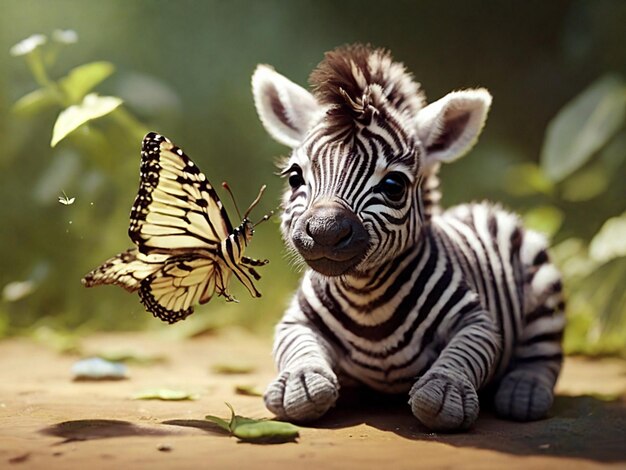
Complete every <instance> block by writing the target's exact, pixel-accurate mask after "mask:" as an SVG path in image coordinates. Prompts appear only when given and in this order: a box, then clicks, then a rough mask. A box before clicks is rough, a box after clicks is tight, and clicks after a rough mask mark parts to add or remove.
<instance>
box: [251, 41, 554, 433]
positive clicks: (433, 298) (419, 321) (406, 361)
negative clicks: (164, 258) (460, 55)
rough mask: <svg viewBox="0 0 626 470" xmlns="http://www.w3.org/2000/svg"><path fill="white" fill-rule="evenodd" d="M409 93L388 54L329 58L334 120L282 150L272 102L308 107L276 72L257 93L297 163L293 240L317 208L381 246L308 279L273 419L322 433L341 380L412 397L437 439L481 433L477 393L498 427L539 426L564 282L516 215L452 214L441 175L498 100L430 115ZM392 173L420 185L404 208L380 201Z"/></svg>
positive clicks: (326, 84) (440, 106)
mask: <svg viewBox="0 0 626 470" xmlns="http://www.w3.org/2000/svg"><path fill="white" fill-rule="evenodd" d="M320 77H321V78H320ZM407 77H409V76H408V74H406V72H404V69H403V68H402V69H401V70H399V69H398V64H397V63H394V62H391V60H390V58H389V56H388V54H386V53H384V52H381V51H380V50H374V51H372V50H371V49H368V48H363V47H361V46H357V47H355V48H348V49H340V50H337V51H333V52H331V53H329V54H327V57H326V60H325V61H324V62H322V64H320V66H319V67H318V70H317V71H316V72H314V74H313V75H312V81H313V83H314V85H315V86H316V90H317V93H316V95H315V99H317V103H318V105H319V106H320V109H322V110H326V112H325V114H324V113H322V112H320V110H319V109H315V110H313V111H315V114H314V115H315V116H318V120H316V121H315V120H314V124H313V125H309V121H306V124H307V126H308V127H307V126H304V127H303V129H302V134H301V142H299V143H298V144H292V143H291V142H292V141H291V140H290V141H288V142H287V140H282V134H281V129H280V123H279V121H280V116H278V117H277V116H272V114H271V113H272V109H268V108H267V107H264V101H263V100H264V98H263V96H264V95H263V93H269V92H268V91H265V90H266V89H269V88H271V87H276V88H280V87H282V88H281V92H282V93H283V94H288V93H293V94H294V95H297V94H301V93H306V91H304V90H302V89H296V88H293V89H292V88H290V87H297V85H295V84H285V83H284V81H285V80H286V79H285V78H284V77H282V76H279V75H278V74H277V73H276V72H273V71H268V70H265V69H260V70H258V71H257V73H256V74H255V77H254V78H253V85H254V91H255V99H256V102H257V109H258V110H259V114H260V115H261V118H262V120H263V122H264V124H265V126H266V128H267V129H268V131H269V132H270V133H271V134H272V135H274V136H275V137H276V138H277V139H278V140H281V141H285V142H287V143H289V144H290V145H292V146H293V147H294V150H293V153H292V155H291V157H290V159H289V160H288V162H287V163H286V165H285V168H284V170H285V171H284V174H290V172H291V171H292V170H293V168H298V169H299V171H301V175H302V179H303V181H304V184H303V185H301V186H299V187H297V188H294V189H293V190H291V189H288V190H287V191H286V192H285V195H284V198H283V208H284V210H283V214H282V230H283V235H284V238H285V240H286V241H287V242H288V243H290V244H291V243H292V242H291V239H290V236H291V234H292V231H293V230H294V227H295V226H296V223H297V222H298V220H299V218H300V217H302V214H304V213H306V211H307V210H308V209H309V208H311V207H312V205H314V204H316V203H317V202H319V201H321V200H332V201H334V202H337V203H339V204H340V205H342V206H343V207H346V208H348V209H349V210H350V211H352V212H353V213H354V214H356V215H357V216H358V218H359V219H360V221H361V222H362V223H363V225H364V226H365V228H366V230H367V232H368V234H369V240H370V244H369V248H368V251H367V254H366V256H365V257H364V258H363V259H362V260H361V261H360V263H359V264H358V265H357V266H356V267H355V268H354V269H352V270H351V271H350V272H348V273H345V274H343V275H340V276H336V277H328V276H324V275H322V274H319V273H317V272H315V271H313V270H308V271H306V272H305V274H304V277H303V279H302V281H301V284H300V288H299V290H298V293H297V294H296V296H295V298H294V300H293V302H292V303H291V305H290V307H289V308H288V309H287V312H286V313H285V315H284V317H283V320H282V321H281V322H280V324H279V325H278V326H277V329H276V339H275V346H274V355H275V358H276V361H277V365H278V368H279V370H280V375H279V378H278V379H277V380H276V382H274V383H273V384H271V385H270V387H269V388H268V391H267V393H266V403H267V405H268V407H269V408H270V410H272V411H273V412H275V413H276V414H278V415H279V416H282V417H284V418H288V419H294V420H308V419H314V418H316V417H318V416H320V415H321V414H323V413H324V412H326V410H328V408H329V407H330V406H332V405H333V403H334V400H335V399H336V394H337V391H338V385H339V382H338V379H337V377H338V376H348V377H350V378H352V379H355V380H356V381H357V382H360V383H363V384H366V385H368V386H370V387H372V388H374V389H377V390H380V391H384V392H393V393H397V392H409V397H410V403H411V406H412V409H413V412H414V414H415V415H416V416H417V417H418V418H419V419H420V420H421V421H422V422H423V423H424V424H426V425H427V426H429V427H431V428H434V429H444V430H445V429H463V428H466V427H468V426H469V425H471V423H472V421H473V420H474V419H475V418H476V415H477V412H478V401H477V398H476V392H477V391H479V390H481V389H483V388H486V387H487V386H492V387H494V390H495V392H496V393H495V404H496V409H497V411H498V412H499V413H500V414H501V415H503V416H505V417H509V418H513V419H518V420H528V419H537V418H539V417H541V416H544V415H545V414H546V413H547V411H548V409H549V407H550V405H551V401H552V393H553V392H552V390H553V387H554V383H555V381H556V378H557V376H558V373H559V370H560V364H561V360H562V352H561V336H562V331H563V327H564V312H563V310H564V303H563V299H562V295H561V283H560V276H559V273H558V271H557V270H556V268H555V267H554V266H553V265H552V264H551V263H550V260H549V258H548V255H547V253H546V246H547V244H546V242H545V240H543V238H542V237H541V236H539V235H538V234H536V233H534V232H531V231H527V230H525V229H524V228H523V227H522V225H521V223H520V220H519V219H518V217H516V216H515V215H513V214H511V213H508V212H506V211H505V210H503V209H501V208H500V207H498V206H495V205H492V204H489V203H476V204H467V205H462V206H458V207H455V208H452V209H449V210H447V211H442V210H441V208H440V207H439V199H440V194H439V189H438V183H439V180H438V176H437V172H438V168H439V162H445V161H450V160H452V159H454V158H457V157H458V156H459V155H462V154H463V153H464V152H466V151H467V150H468V149H469V148H470V147H471V146H472V145H473V142H474V141H475V139H476V136H477V135H478V133H479V132H480V128H481V127H482V124H483V122H484V119H485V116H486V112H487V111H486V110H487V109H488V107H489V103H490V95H488V93H487V92H486V91H481V90H475V91H474V90H470V91H466V92H454V93H452V94H450V95H448V97H446V98H444V99H442V100H440V102H435V103H433V104H432V105H429V106H428V107H426V108H424V109H421V107H422V102H421V97H418V98H412V95H411V96H409V93H413V94H415V92H416V88H415V87H414V86H409V85H407V83H408V82H411V81H410V77H409V78H407ZM316 80H317V81H316ZM289 83H291V82H289ZM411 83H413V82H411ZM346 95H349V99H348V98H346ZM276 96H280V94H276ZM399 96H402V98H398V97H399ZM412 99H413V101H411V100H412ZM397 103H402V106H397ZM407 103H408V104H407ZM450 103H451V104H450ZM288 104H289V103H287V102H280V103H273V106H274V107H275V108H278V107H280V106H287V105H288ZM446 106H448V107H447V108H446ZM447 110H453V111H447ZM313 111H312V114H313ZM298 112H300V113H301V114H302V113H303V111H302V110H298ZM292 114H293V113H292ZM287 115H289V113H287ZM296 124H297V123H295V122H290V125H292V129H297V128H298V126H297V125H296ZM290 138H291V137H290ZM390 172H399V173H401V174H402V175H404V177H405V178H406V180H407V181H408V190H407V191H406V193H405V194H404V196H403V197H402V198H401V199H399V200H397V201H391V200H388V199H387V198H386V197H385V196H383V195H382V194H381V193H380V192H378V191H377V190H376V188H377V185H379V184H380V182H381V181H382V179H383V178H385V176H386V175H389V174H390ZM459 184H462V183H460V182H459Z"/></svg>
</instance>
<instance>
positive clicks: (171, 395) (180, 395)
mask: <svg viewBox="0 0 626 470" xmlns="http://www.w3.org/2000/svg"><path fill="white" fill-rule="evenodd" d="M132 398H133V400H163V401H184V400H196V399H197V398H198V396H197V395H194V394H191V393H189V392H185V391H182V390H171V389H168V388H156V389H150V390H144V391H142V392H139V393H136V394H135V395H133V397H132Z"/></svg>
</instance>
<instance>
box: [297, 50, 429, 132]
mask: <svg viewBox="0 0 626 470" xmlns="http://www.w3.org/2000/svg"><path fill="white" fill-rule="evenodd" d="M309 81H310V83H311V86H312V88H313V92H314V94H315V96H316V98H317V100H318V101H319V102H320V103H321V104H322V105H326V106H328V111H327V114H326V116H327V119H328V121H329V124H330V125H331V126H332V127H336V128H350V127H354V125H355V123H357V122H360V123H363V124H368V123H369V121H370V120H371V118H372V115H373V113H374V112H382V111H383V107H384V106H389V105H390V106H391V107H392V108H393V109H394V110H395V112H396V113H398V114H399V115H400V116H401V117H403V118H407V119H411V120H412V119H413V118H414V117H415V116H416V115H417V112H418V111H419V110H420V109H422V108H423V107H424V103H425V98H424V94H423V93H422V91H421V90H420V85H419V83H417V82H415V81H414V80H413V77H412V75H411V74H410V73H409V72H407V71H406V69H405V67H404V65H403V64H402V63H400V62H394V61H393V58H392V57H391V54H390V53H389V51H387V50H385V49H372V48H371V47H370V46H369V45H362V44H353V45H348V46H343V47H339V48H337V49H334V50H332V51H330V52H327V53H326V54H325V58H324V60H323V61H322V62H320V64H319V65H318V66H317V68H316V69H315V70H313V72H312V73H311V76H310V78H309Z"/></svg>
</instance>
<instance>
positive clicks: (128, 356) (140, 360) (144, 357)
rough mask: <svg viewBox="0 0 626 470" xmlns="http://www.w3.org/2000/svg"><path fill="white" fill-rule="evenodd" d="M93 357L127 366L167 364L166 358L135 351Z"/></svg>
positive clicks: (100, 353) (107, 352) (96, 354)
mask: <svg viewBox="0 0 626 470" xmlns="http://www.w3.org/2000/svg"><path fill="white" fill-rule="evenodd" d="M93 355H94V356H98V357H101V358H102V359H104V360H107V361H112V362H123V363H125V364H139V365H152V364H161V363H164V362H167V358H166V357H165V356H159V355H150V354H145V353H141V352H135V351H124V350H121V351H102V352H98V353H95V354H93Z"/></svg>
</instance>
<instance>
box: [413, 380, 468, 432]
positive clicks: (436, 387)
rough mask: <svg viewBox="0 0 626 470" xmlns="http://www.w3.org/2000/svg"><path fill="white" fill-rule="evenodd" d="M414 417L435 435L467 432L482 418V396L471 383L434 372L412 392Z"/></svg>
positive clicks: (418, 383) (419, 382)
mask: <svg viewBox="0 0 626 470" xmlns="http://www.w3.org/2000/svg"><path fill="white" fill-rule="evenodd" d="M409 396H410V399H409V404H410V405H411V409H412V411H413V414H414V415H415V417H416V418H417V419H419V420H420V422H421V423H422V424H424V425H425V426H427V427H428V428H429V429H432V430H433V431H447V432H452V431H463V430H465V429H467V428H469V427H470V426H471V425H472V424H473V423H474V421H476V418H478V410H479V404H478V395H477V394H476V390H475V389H474V386H473V385H472V384H471V383H470V381H469V380H468V379H467V378H465V377H464V376H462V375H460V374H453V373H451V372H449V371H445V372H437V371H430V372H427V373H426V375H424V376H423V377H421V378H420V379H419V380H418V381H417V383H416V384H415V385H414V386H413V388H412V389H411V391H410V392H409Z"/></svg>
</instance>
